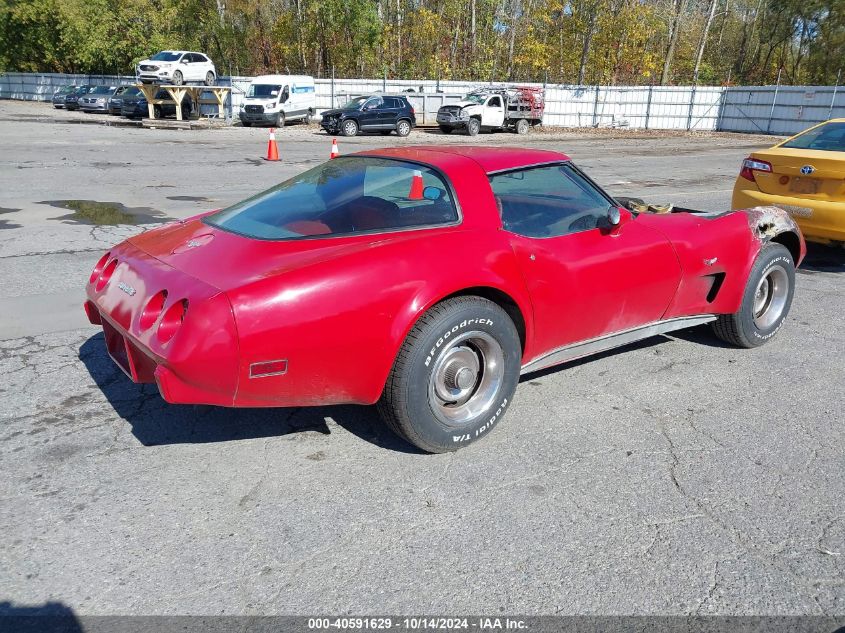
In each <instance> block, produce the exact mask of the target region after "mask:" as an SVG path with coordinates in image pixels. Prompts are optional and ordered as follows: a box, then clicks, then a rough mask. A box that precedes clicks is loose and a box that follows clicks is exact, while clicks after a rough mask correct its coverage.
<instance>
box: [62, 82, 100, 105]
mask: <svg viewBox="0 0 845 633" xmlns="http://www.w3.org/2000/svg"><path fill="white" fill-rule="evenodd" d="M93 89H94V86H89V85H85V86H77V87H76V89H75V90H74V91H73V92H69V93H67V95H66V96H65V110H79V98H80V97H82V96H83V95H86V94H88V93H89V92H90V91H91V90H93Z"/></svg>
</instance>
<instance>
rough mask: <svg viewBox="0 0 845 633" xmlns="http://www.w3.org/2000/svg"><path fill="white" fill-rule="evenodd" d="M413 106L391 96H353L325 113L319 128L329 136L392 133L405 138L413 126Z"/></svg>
mask: <svg viewBox="0 0 845 633" xmlns="http://www.w3.org/2000/svg"><path fill="white" fill-rule="evenodd" d="M416 125H417V121H416V116H415V115H414V108H413V106H412V105H411V104H410V103H408V99H406V98H405V97H401V96H393V95H371V96H369V97H356V98H355V99H352V101H350V102H349V103H347V104H346V105H345V106H343V107H342V108H338V109H336V110H326V111H325V112H323V120H322V121H321V122H320V126H321V127H322V128H323V129H324V130H325V131H326V132H328V133H329V134H342V135H343V136H355V135H356V134H358V132H381V133H382V134H390V133H391V132H393V131H394V130H395V131H396V133H397V134H398V135H399V136H408V134H410V133H411V130H413V129H414V127H416Z"/></svg>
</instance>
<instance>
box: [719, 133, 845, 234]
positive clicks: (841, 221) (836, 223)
mask: <svg viewBox="0 0 845 633" xmlns="http://www.w3.org/2000/svg"><path fill="white" fill-rule="evenodd" d="M843 175H845V119H831V120H830V121H825V122H824V123H821V124H819V125H816V126H813V127H811V128H809V129H807V130H804V131H803V132H801V133H800V134H797V135H795V136H793V137H792V138H788V139H786V140H785V141H783V142H781V143H778V144H777V145H775V146H773V147H771V148H769V149H765V150H760V151H755V152H753V153H752V154H751V155H750V156H749V157H748V158H746V159H745V160H744V161H742V169H741V170H740V172H739V176H737V179H736V183H735V184H734V191H733V200H732V206H733V208H734V209H739V208H742V207H748V206H755V205H760V204H773V205H775V206H778V207H780V208H782V209H785V210H786V211H787V212H788V213H789V214H790V215H791V216H792V217H793V218H795V221H796V222H797V223H798V226H800V227H801V230H802V231H803V232H804V235H805V236H806V238H807V239H808V240H810V241H815V242H823V243H830V242H838V243H840V244H841V243H842V242H845V186H843Z"/></svg>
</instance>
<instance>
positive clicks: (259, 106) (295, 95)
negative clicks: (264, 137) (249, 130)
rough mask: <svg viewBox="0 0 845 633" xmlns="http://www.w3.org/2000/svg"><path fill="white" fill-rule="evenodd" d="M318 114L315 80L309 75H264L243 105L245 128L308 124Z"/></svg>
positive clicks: (251, 85)
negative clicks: (263, 125) (298, 121)
mask: <svg viewBox="0 0 845 633" xmlns="http://www.w3.org/2000/svg"><path fill="white" fill-rule="evenodd" d="M316 111H317V93H316V91H315V89H314V78H313V77H307V76H305V75H261V76H260V77H255V78H253V80H252V83H251V84H250V85H249V88H248V89H247V92H246V98H245V99H244V101H243V103H242V104H241V111H240V119H241V123H242V124H243V126H244V127H249V126H250V125H252V124H253V123H265V124H270V125H275V126H276V127H284V125H285V122H287V121H297V120H301V121H305V122H306V123H308V122H309V121H310V120H311V117H312V116H313V115H314V113H315V112H316Z"/></svg>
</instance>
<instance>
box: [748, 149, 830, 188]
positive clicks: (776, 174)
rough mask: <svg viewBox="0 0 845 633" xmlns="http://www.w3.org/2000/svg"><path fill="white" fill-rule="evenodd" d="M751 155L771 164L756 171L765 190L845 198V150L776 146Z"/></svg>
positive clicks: (756, 178)
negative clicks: (770, 167)
mask: <svg viewBox="0 0 845 633" xmlns="http://www.w3.org/2000/svg"><path fill="white" fill-rule="evenodd" d="M752 157H753V158H756V159H759V160H764V161H766V162H768V163H770V164H771V165H772V171H771V172H770V173H769V172H762V171H755V172H754V179H755V180H756V182H757V185H758V186H759V187H760V191H762V192H763V193H768V194H773V195H779V196H795V197H800V198H810V199H816V200H833V201H845V152H831V151H824V150H811V149H797V148H788V147H774V148H772V149H768V150H763V151H758V152H754V153H753V154H752Z"/></svg>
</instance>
